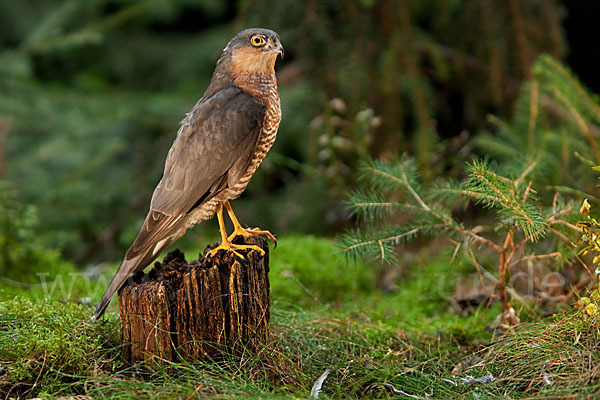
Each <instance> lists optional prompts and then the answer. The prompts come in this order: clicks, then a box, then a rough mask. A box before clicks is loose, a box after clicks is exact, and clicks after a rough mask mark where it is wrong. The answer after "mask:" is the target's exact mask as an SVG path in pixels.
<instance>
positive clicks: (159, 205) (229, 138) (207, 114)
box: [94, 87, 266, 318]
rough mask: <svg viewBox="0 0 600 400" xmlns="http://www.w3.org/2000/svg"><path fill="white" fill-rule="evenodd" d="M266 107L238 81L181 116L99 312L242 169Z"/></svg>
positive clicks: (249, 158) (172, 240) (249, 155)
mask: <svg viewBox="0 0 600 400" xmlns="http://www.w3.org/2000/svg"><path fill="white" fill-rule="evenodd" d="M265 109H266V107H265V106H264V105H263V104H262V103H260V102H258V101H256V100H255V99H253V98H252V97H251V96H250V95H248V94H246V93H245V92H243V91H241V89H239V88H236V87H229V88H226V89H223V90H221V91H219V92H217V93H215V94H214V95H212V96H210V97H209V98H203V99H201V100H200V101H199V102H198V103H197V104H196V106H195V107H194V108H193V109H192V111H191V112H190V113H189V114H188V116H187V117H186V118H185V119H184V120H183V122H182V125H181V127H180V129H179V131H178V133H177V138H176V139H175V141H174V143H173V145H172V146H171V149H170V150H169V154H168V156H167V160H166V163H165V170H164V174H163V178H162V179H161V181H160V182H159V184H158V186H157V187H156V189H155V190H154V194H153V195H152V201H151V203H150V211H149V213H148V215H147V217H146V220H145V221H144V225H143V226H142V229H141V230H140V232H139V234H138V236H137V238H136V239H135V241H134V242H133V244H132V245H131V247H130V248H129V250H128V251H127V253H126V255H125V258H124V260H123V262H122V263H121V266H120V267H119V269H118V271H117V273H116V275H115V276H114V277H113V280H112V281H111V283H110V284H109V286H108V288H107V290H106V292H105V293H104V296H103V297H102V300H101V301H100V304H99V305H98V308H97V309H96V312H95V314H94V317H95V318H97V317H99V316H100V315H101V314H102V313H103V311H104V308H106V306H107V305H108V302H109V301H110V299H111V297H112V296H113V294H114V293H115V292H116V291H117V290H119V288H120V287H121V286H122V285H123V283H124V282H125V280H126V279H127V277H128V276H129V275H130V274H131V273H132V272H136V271H140V270H142V269H144V268H145V267H146V266H147V265H148V264H150V263H151V262H152V261H153V260H154V259H155V258H156V257H157V256H158V255H159V254H160V252H161V251H162V250H163V249H164V248H166V247H167V246H169V245H170V244H171V243H173V242H174V241H175V240H176V239H177V237H173V236H172V235H173V232H174V230H175V228H178V227H179V226H180V225H179V224H180V223H181V222H183V220H184V218H185V216H186V215H187V214H188V213H189V212H191V211H192V210H193V209H194V208H196V207H198V206H199V205H201V204H203V203H204V202H206V201H208V200H210V199H211V198H212V197H214V196H215V195H216V194H217V193H219V192H220V191H221V190H223V189H224V188H226V187H227V183H228V182H231V181H232V179H231V176H230V175H231V174H235V175H236V176H238V177H239V176H240V175H241V174H243V172H245V168H247V166H248V164H249V163H250V160H251V159H252V156H253V154H254V151H255V147H256V144H257V143H258V138H259V136H260V131H261V129H262V121H263V120H264V116H265Z"/></svg>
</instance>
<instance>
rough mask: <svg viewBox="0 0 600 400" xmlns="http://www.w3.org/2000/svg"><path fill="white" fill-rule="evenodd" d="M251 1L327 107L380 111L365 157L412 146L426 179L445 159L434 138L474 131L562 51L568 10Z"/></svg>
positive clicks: (256, 20) (258, 21) (497, 4)
mask: <svg viewBox="0 0 600 400" xmlns="http://www.w3.org/2000/svg"><path fill="white" fill-rule="evenodd" d="M247 7H248V9H247V10H246V11H247V13H248V15H249V18H248V19H249V21H251V23H253V24H255V25H267V26H271V27H273V28H274V29H276V30H277V31H279V32H280V33H281V34H282V37H283V38H284V39H285V41H287V42H288V43H291V44H292V46H293V50H292V51H293V54H294V56H295V57H296V58H297V60H298V63H300V64H301V65H302V67H303V68H304V69H305V71H306V74H307V75H308V76H309V77H310V79H311V80H313V81H315V82H316V83H317V87H321V88H323V97H322V107H323V109H325V110H326V109H327V108H328V104H327V102H329V101H330V99H339V98H341V99H342V100H343V101H344V102H345V103H346V104H347V106H348V111H347V115H357V114H358V113H359V112H360V111H362V110H365V109H371V110H373V111H374V114H375V115H377V116H380V117H381V123H380V124H379V125H378V126H377V127H376V129H374V131H373V135H372V138H373V140H371V141H370V142H369V143H367V145H368V148H369V152H370V154H372V155H376V156H378V155H380V154H383V155H389V154H394V153H402V152H409V153H410V154H412V155H414V157H415V159H416V160H417V161H418V164H419V167H420V168H421V169H422V171H423V172H424V174H425V178H427V179H429V178H431V177H433V176H434V174H433V172H439V171H440V170H441V167H443V166H444V163H436V162H435V161H434V160H435V159H436V155H438V154H439V153H441V152H443V151H444V149H443V148H442V147H441V146H440V145H439V143H438V137H439V136H442V137H450V136H454V135H456V132H458V131H460V130H463V129H464V130H467V131H477V130H479V129H480V128H481V127H482V125H483V123H484V122H485V118H486V115H487V114H488V112H490V110H492V112H493V113H499V114H505V113H507V112H508V111H509V110H510V105H511V103H512V100H513V99H514V93H515V91H516V90H517V89H518V86H519V84H520V79H522V78H528V77H529V75H530V70H531V65H532V64H533V62H534V61H535V59H536V58H537V56H538V55H539V54H541V53H543V52H546V53H549V54H551V55H552V56H554V57H562V55H563V54H564V52H565V44H564V40H563V33H562V29H561V26H560V24H561V20H562V18H563V16H564V12H563V10H562V7H561V6H560V5H558V3H557V2H555V1H551V2H545V3H543V4H542V3H539V2H536V1H521V2H518V3H515V2H503V1H472V0H470V1H454V0H443V1H439V0H427V1H410V2H403V3H402V5H401V6H398V4H397V3H395V2H394V1H390V0H378V1H346V2H343V3H340V2H339V1H336V0H326V1H319V2H316V3H312V2H299V1H295V0H283V1H278V2H277V3H276V4H272V3H271V2H266V1H257V2H248V3H247ZM473 21H479V23H477V24H473ZM535 32H538V33H535ZM541 32H544V34H541ZM324 49H326V50H327V51H323V50H324ZM515 60H516V61H515ZM515 78H516V79H515ZM327 129H328V127H327V126H323V128H322V129H321V132H322V133H323V134H326V133H327ZM444 161H445V160H444Z"/></svg>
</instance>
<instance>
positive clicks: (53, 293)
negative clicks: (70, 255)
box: [0, 236, 600, 399]
mask: <svg viewBox="0 0 600 400" xmlns="http://www.w3.org/2000/svg"><path fill="white" fill-rule="evenodd" d="M336 252H338V253H337V254H336ZM190 254H192V253H191V252H190ZM189 258H191V257H188V259H189ZM449 260H450V255H449V254H447V253H445V252H440V253H439V254H437V255H436V256H435V257H431V256H428V252H426V251H420V252H418V253H416V254H414V255H407V256H406V257H405V259H404V260H403V261H402V263H403V264H405V265H406V267H403V268H400V269H399V271H400V272H398V274H399V275H397V276H394V275H393V274H392V272H394V271H392V270H390V271H388V272H389V273H382V272H381V271H377V270H376V268H374V267H373V266H369V265H366V264H363V263H359V262H357V263H346V262H344V261H343V259H342V257H341V255H340V254H339V249H338V248H336V246H335V245H334V244H333V242H331V241H330V240H327V239H321V238H314V237H303V236H297V237H288V238H282V239H281V240H280V241H279V246H278V247H277V249H275V250H272V251H271V272H270V279H271V291H272V293H271V300H272V317H271V341H270V344H269V345H268V346H267V347H266V348H264V349H262V350H261V351H260V352H259V353H258V354H250V353H246V354H242V355H238V356H235V357H234V356H227V355H224V356H223V357H222V359H220V360H219V361H213V362H207V361H204V362H197V363H178V364H166V365H164V364H163V365H158V364H157V365H148V366H146V367H144V368H140V367H139V366H134V367H132V366H127V365H125V364H123V363H122V362H121V360H120V349H119V344H120V341H119V321H118V314H117V307H116V301H113V304H111V306H110V307H109V309H108V312H107V314H106V316H105V317H104V318H103V319H102V320H101V321H99V322H96V323H94V322H92V321H91V320H90V316H91V314H92V312H93V310H94V303H95V302H97V301H98V299H99V298H100V296H101V294H102V291H103V289H104V286H105V283H104V282H102V280H95V279H88V275H85V274H81V273H78V272H77V271H76V270H75V269H74V267H73V266H71V265H70V264H68V263H65V262H56V263H55V264H56V265H55V266H54V267H53V268H54V269H53V270H52V271H48V272H47V273H45V274H42V275H37V276H36V277H35V279H37V282H38V283H33V281H32V282H31V283H28V284H23V283H21V284H17V283H16V282H14V281H11V280H7V279H5V280H4V281H1V282H0V397H2V398H33V397H38V398H44V399H52V398H55V397H58V396H74V395H80V396H88V397H78V399H85V398H93V399H105V398H117V397H118V398H136V399H139V398H142V399H143V398H148V399H150V398H156V399H165V398H169V399H176V398H179V399H191V398H210V397H212V398H243V399H253V398H256V399H259V398H260V399H269V398H273V399H280V398H283V399H286V398H287V399H298V398H302V399H309V398H311V397H312V398H315V397H316V396H317V394H316V393H314V392H315V391H313V393H312V394H311V390H312V389H313V386H314V385H315V382H317V381H318V380H319V378H320V377H322V378H323V377H324V380H323V379H322V385H321V390H320V393H318V398H319V399H340V398H386V397H394V398H415V399H430V398H437V399H448V398H469V399H471V398H474V399H486V398H536V397H537V398H549V397H556V398H565V397H567V398H586V397H588V398H592V397H593V396H594V394H598V393H600V379H599V378H600V347H599V344H600V330H599V327H600V324H599V323H598V322H599V321H598V320H597V318H596V316H584V313H583V312H581V311H580V310H578V309H575V308H573V307H572V306H571V305H568V304H564V305H562V306H558V307H556V309H555V310H554V311H553V312H552V314H553V315H551V316H549V317H541V316H540V314H542V313H541V312H538V310H537V309H536V307H535V306H534V305H533V303H527V302H525V301H521V302H516V301H515V302H514V303H513V306H514V307H515V309H516V310H517V313H518V314H519V316H520V317H521V321H522V323H521V324H519V325H518V326H516V327H512V328H509V329H496V328H494V326H495V323H494V320H495V319H496V317H497V316H498V314H499V305H498V304H497V302H493V303H491V305H490V304H489V303H488V302H483V303H482V304H481V305H480V306H477V307H472V308H471V309H461V308H460V307H459V306H458V305H457V304H456V301H453V300H452V299H453V298H454V297H455V291H456V287H457V284H458V283H459V280H460V279H463V277H464V276H466V275H468V274H472V273H474V271H473V270H472V269H473V267H472V266H469V263H468V262H462V263H461V262H460V260H458V261H455V262H453V263H450V261H449ZM113 267H114V266H113ZM110 271H112V268H111V269H110ZM110 271H106V272H107V275H108V274H109V273H110ZM396 272H397V271H396ZM386 276H387V278H382V277H386ZM35 279H34V281H35ZM382 279H383V281H382ZM40 280H43V281H44V282H45V284H40V283H39V282H40ZM386 280H387V282H386ZM376 281H378V282H376ZM380 287H385V288H387V290H382V289H378V288H380ZM546 311H547V310H546ZM326 371H327V372H326Z"/></svg>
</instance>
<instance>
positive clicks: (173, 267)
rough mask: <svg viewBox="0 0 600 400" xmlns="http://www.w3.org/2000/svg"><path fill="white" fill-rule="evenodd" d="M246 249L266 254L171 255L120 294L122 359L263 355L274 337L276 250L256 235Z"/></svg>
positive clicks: (251, 252)
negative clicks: (272, 253)
mask: <svg viewBox="0 0 600 400" xmlns="http://www.w3.org/2000/svg"><path fill="white" fill-rule="evenodd" d="M243 239H244V238H242V237H237V238H236V239H235V240H234V241H235V242H236V243H239V244H244V243H245V244H255V245H257V246H259V247H260V248H262V249H263V250H264V251H265V255H264V256H261V255H260V254H259V252H257V251H244V252H242V254H243V256H244V259H243V260H242V259H239V258H238V257H236V256H235V255H234V254H233V253H231V252H224V251H220V252H219V253H218V254H217V255H215V257H205V255H206V254H207V252H208V251H209V250H210V247H209V248H207V249H206V250H205V251H204V255H201V256H200V257H199V260H197V261H196V260H194V261H190V262H189V263H188V262H186V261H185V258H184V255H183V253H182V252H181V251H179V250H175V251H172V252H170V253H169V254H168V255H167V256H166V257H165V258H164V260H163V262H162V263H159V262H156V263H155V265H154V268H153V269H152V270H151V271H150V272H149V273H148V274H144V273H138V274H136V275H134V276H132V277H131V278H130V279H129V280H128V282H127V283H126V285H125V286H124V287H123V288H122V289H121V290H120V292H119V309H120V314H121V338H122V341H123V352H122V354H123V358H124V359H125V360H126V361H128V362H130V363H135V362H139V361H144V360H150V359H153V360H155V361H158V362H161V360H170V361H178V360H182V359H186V360H189V359H198V358H207V357H210V358H212V357H219V355H221V354H223V352H236V351H240V350H243V349H252V350H256V349H258V348H259V347H260V346H264V344H265V343H266V341H267V337H268V323H269V318H270V308H269V275H268V274H269V248H268V245H267V241H266V239H265V238H263V237H261V236H254V237H251V238H248V239H246V240H245V241H244V240H243Z"/></svg>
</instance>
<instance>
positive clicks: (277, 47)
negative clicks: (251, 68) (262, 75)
mask: <svg viewBox="0 0 600 400" xmlns="http://www.w3.org/2000/svg"><path fill="white" fill-rule="evenodd" d="M271 51H274V52H275V53H277V54H279V55H280V56H281V58H282V59H283V54H284V52H283V46H282V45H281V43H278V44H276V45H275V46H274V47H273V48H272V49H271Z"/></svg>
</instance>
